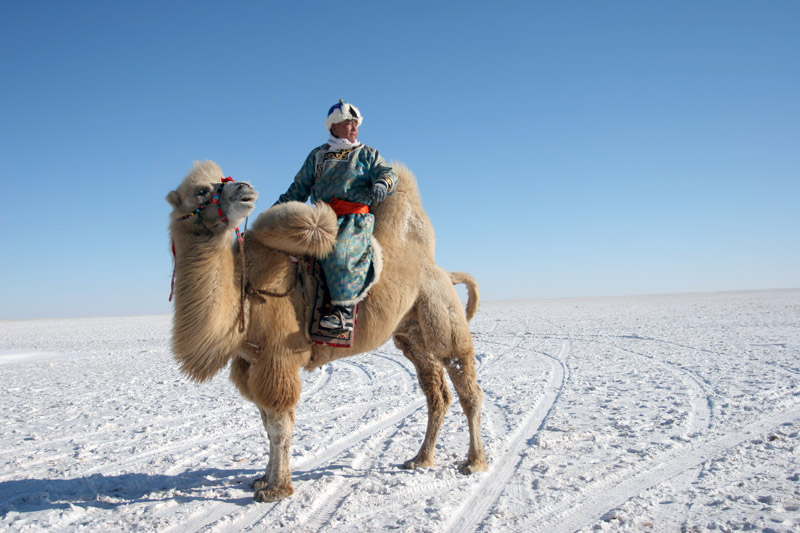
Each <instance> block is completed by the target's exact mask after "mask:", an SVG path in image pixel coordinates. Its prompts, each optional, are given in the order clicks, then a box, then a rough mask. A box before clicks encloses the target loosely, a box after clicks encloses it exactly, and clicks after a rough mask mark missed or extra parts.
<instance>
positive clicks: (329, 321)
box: [319, 305, 353, 330]
mask: <svg viewBox="0 0 800 533" xmlns="http://www.w3.org/2000/svg"><path fill="white" fill-rule="evenodd" d="M319 325H320V327H322V328H325V329H330V330H345V329H353V308H352V307H351V306H343V305H334V306H333V309H332V312H331V314H329V315H325V316H324V317H322V319H321V320H320V321H319Z"/></svg>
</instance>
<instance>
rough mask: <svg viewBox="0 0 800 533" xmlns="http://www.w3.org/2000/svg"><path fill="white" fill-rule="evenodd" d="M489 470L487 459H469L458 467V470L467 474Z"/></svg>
mask: <svg viewBox="0 0 800 533" xmlns="http://www.w3.org/2000/svg"><path fill="white" fill-rule="evenodd" d="M487 470H489V467H488V466H486V461H473V462H469V461H467V462H466V463H464V464H462V465H461V466H459V467H458V471H459V472H461V473H462V474H464V475H467V476H468V475H470V474H474V473H475V472H486V471H487Z"/></svg>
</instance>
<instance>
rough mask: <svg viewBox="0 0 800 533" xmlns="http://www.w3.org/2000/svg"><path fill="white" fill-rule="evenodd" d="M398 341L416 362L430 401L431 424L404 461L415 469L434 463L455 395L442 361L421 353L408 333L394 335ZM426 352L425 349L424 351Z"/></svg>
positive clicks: (407, 466) (420, 379) (396, 341)
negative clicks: (440, 431) (441, 430)
mask: <svg viewBox="0 0 800 533" xmlns="http://www.w3.org/2000/svg"><path fill="white" fill-rule="evenodd" d="M394 342H395V345H396V346H397V347H398V348H399V349H400V350H401V351H402V352H403V354H404V355H405V356H406V357H407V358H408V359H409V360H410V361H411V362H412V363H414V368H416V370H417V380H418V381H419V384H420V387H421V388H422V392H423V393H424V394H425V400H426V401H427V403H428V427H427V428H426V430H425V438H424V439H423V441H422V447H420V449H419V451H418V452H417V455H415V456H414V457H412V458H411V459H409V460H408V461H406V462H405V463H403V468H406V469H414V468H424V467H431V466H433V456H434V453H435V446H436V439H437V438H438V437H439V430H440V429H441V427H442V423H443V422H444V415H445V413H446V412H447V409H448V407H450V402H451V401H452V396H451V394H450V389H449V388H448V387H447V383H446V382H445V378H444V369H443V368H442V365H441V363H439V361H437V360H435V359H433V358H432V357H430V356H427V357H425V356H422V355H420V353H421V352H420V351H419V350H418V347H417V348H415V347H414V345H413V342H412V341H411V340H410V338H409V337H406V336H405V335H402V334H399V335H396V336H395V338H394ZM423 353H424V352H423Z"/></svg>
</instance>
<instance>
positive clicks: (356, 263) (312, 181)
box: [278, 100, 397, 330]
mask: <svg viewBox="0 0 800 533" xmlns="http://www.w3.org/2000/svg"><path fill="white" fill-rule="evenodd" d="M362 120H363V117H362V116H361V113H360V112H359V111H358V109H357V108H356V107H355V106H354V105H353V104H350V103H347V102H345V101H344V100H339V103H337V104H335V105H334V106H333V107H331V108H330V110H329V111H328V118H327V120H325V129H326V130H328V132H329V134H330V138H329V139H328V142H326V143H325V144H323V145H322V146H318V147H317V148H314V149H313V150H312V151H311V153H310V154H309V155H308V157H307V158H306V160H305V163H303V166H302V168H301V169H300V171H299V172H298V173H297V175H296V176H295V178H294V183H292V185H291V186H290V187H289V189H288V190H287V191H286V192H285V193H284V194H282V195H281V196H280V197H279V198H278V203H282V202H288V201H291V200H295V201H299V202H305V201H306V200H307V199H308V198H309V196H310V197H311V201H313V202H318V201H323V202H327V203H328V204H329V205H330V206H331V207H332V208H333V210H334V211H335V212H336V215H337V217H338V223H339V235H338V237H337V242H336V248H335V249H334V251H333V252H331V253H330V254H329V255H328V256H326V257H324V258H323V259H321V260H320V262H321V265H322V271H323V272H324V273H325V280H326V282H327V285H328V291H329V292H330V296H331V305H332V309H331V313H330V314H328V315H326V316H324V317H323V318H322V320H320V326H321V327H323V328H327V329H331V330H345V329H352V327H353V308H354V306H355V303H356V302H357V301H358V297H359V296H360V295H361V292H362V290H363V289H364V284H365V282H366V279H367V275H368V272H369V267H370V264H371V262H372V248H371V247H370V245H369V244H370V239H371V237H372V229H373V226H374V221H375V218H374V216H373V215H372V214H370V212H369V206H370V205H371V204H372V203H373V202H381V201H383V200H384V198H386V195H387V194H391V193H392V192H394V190H395V188H396V186H397V176H396V175H395V173H394V170H392V167H390V166H389V165H388V164H387V163H386V161H385V160H384V159H383V157H381V155H380V154H379V153H378V151H377V150H376V149H375V148H371V147H369V146H365V145H363V144H361V143H359V142H358V141H357V138H358V127H359V126H360V125H361V122H362Z"/></svg>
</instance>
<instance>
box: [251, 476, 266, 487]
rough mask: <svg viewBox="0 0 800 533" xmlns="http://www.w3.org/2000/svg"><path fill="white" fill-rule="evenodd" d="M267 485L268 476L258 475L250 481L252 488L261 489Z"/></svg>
mask: <svg viewBox="0 0 800 533" xmlns="http://www.w3.org/2000/svg"><path fill="white" fill-rule="evenodd" d="M266 486H267V476H261V477H257V478H255V479H254V480H253V481H251V482H250V488H251V489H253V490H261V489H263V488H264V487H266Z"/></svg>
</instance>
